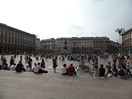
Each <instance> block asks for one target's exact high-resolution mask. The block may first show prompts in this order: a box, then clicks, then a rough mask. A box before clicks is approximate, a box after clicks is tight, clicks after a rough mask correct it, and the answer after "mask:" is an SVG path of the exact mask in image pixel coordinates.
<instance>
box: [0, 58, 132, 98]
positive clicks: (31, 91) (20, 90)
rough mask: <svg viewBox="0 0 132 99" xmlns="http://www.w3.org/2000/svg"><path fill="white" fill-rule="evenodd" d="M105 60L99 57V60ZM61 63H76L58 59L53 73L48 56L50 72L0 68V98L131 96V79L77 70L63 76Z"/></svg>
mask: <svg viewBox="0 0 132 99" xmlns="http://www.w3.org/2000/svg"><path fill="white" fill-rule="evenodd" d="M7 57H9V56H7ZM8 60H9V59H8ZM33 60H34V59H33ZM16 61H19V58H17V59H16ZM108 61H110V60H107V61H103V60H100V61H99V64H100V63H104V64H106V63H107V62H108ZM34 62H35V60H34ZM63 63H67V64H70V63H73V64H74V65H77V63H76V62H73V61H68V60H66V61H65V62H62V61H59V62H58V65H59V66H58V68H57V73H53V71H52V61H51V60H48V61H47V62H46V69H47V70H48V71H49V72H48V73H47V74H38V75H37V74H34V73H32V72H23V73H16V72H15V71H4V70H0V99H132V79H127V80H123V79H119V78H111V79H105V80H103V79H99V78H93V77H92V76H91V75H89V74H88V73H83V72H79V71H78V73H77V76H62V75H61V74H60V68H61V66H62V64H63Z"/></svg>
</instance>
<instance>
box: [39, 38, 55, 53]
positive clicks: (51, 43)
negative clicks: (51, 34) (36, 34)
mask: <svg viewBox="0 0 132 99" xmlns="http://www.w3.org/2000/svg"><path fill="white" fill-rule="evenodd" d="M40 45H41V53H42V54H47V53H55V39H54V38H51V39H45V40H42V41H41V42H40Z"/></svg>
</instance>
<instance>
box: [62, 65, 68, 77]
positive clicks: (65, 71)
mask: <svg viewBox="0 0 132 99" xmlns="http://www.w3.org/2000/svg"><path fill="white" fill-rule="evenodd" d="M61 75H67V68H66V64H63V68H61Z"/></svg>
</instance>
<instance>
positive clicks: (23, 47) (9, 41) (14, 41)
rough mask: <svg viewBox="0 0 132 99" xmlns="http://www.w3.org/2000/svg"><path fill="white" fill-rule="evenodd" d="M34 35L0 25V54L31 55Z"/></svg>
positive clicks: (33, 47)
mask: <svg viewBox="0 0 132 99" xmlns="http://www.w3.org/2000/svg"><path fill="white" fill-rule="evenodd" d="M35 38H36V36H35V35H34V34H30V33H27V32H24V31H21V30H19V29H16V28H13V27H10V26H7V25H5V24H2V23H0V53H1V54H20V53H24V52H25V53H33V52H34V50H35Z"/></svg>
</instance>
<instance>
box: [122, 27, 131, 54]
mask: <svg viewBox="0 0 132 99" xmlns="http://www.w3.org/2000/svg"><path fill="white" fill-rule="evenodd" d="M122 44H123V45H122V46H123V52H124V53H125V54H132V28H131V29H129V30H127V31H125V32H124V33H123V34H122Z"/></svg>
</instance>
